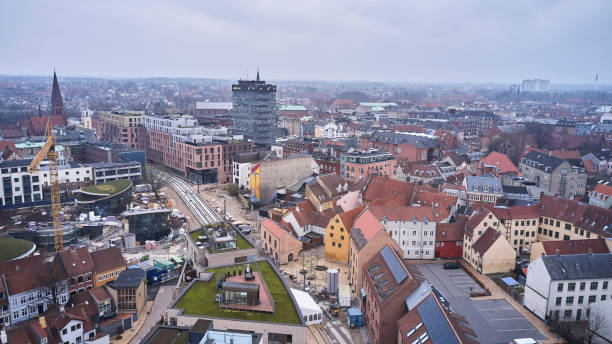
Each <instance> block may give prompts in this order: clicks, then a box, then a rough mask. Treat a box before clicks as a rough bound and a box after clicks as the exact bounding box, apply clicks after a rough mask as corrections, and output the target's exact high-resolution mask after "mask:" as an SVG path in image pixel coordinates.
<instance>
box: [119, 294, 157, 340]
mask: <svg viewBox="0 0 612 344" xmlns="http://www.w3.org/2000/svg"><path fill="white" fill-rule="evenodd" d="M151 306H153V301H147V303H146V304H145V308H144V309H143V311H142V314H141V315H140V318H138V320H137V321H136V322H135V323H134V326H133V327H132V328H131V329H129V330H127V331H125V332H123V333H122V334H121V335H120V336H121V339H115V337H117V336H114V337H111V338H110V342H111V343H113V344H128V343H129V342H130V341H131V340H132V338H134V336H136V334H138V332H139V331H140V328H141V327H142V325H143V324H144V323H145V321H146V319H147V317H148V313H149V311H150V310H151Z"/></svg>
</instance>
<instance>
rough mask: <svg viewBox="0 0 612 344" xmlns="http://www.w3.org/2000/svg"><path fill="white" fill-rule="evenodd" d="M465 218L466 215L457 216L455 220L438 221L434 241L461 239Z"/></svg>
mask: <svg viewBox="0 0 612 344" xmlns="http://www.w3.org/2000/svg"><path fill="white" fill-rule="evenodd" d="M467 220H468V218H467V217H466V216H459V217H457V221H455V222H450V223H438V224H437V225H436V242H439V241H461V240H463V233H464V231H465V223H466V222H467Z"/></svg>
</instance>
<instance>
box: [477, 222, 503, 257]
mask: <svg viewBox="0 0 612 344" xmlns="http://www.w3.org/2000/svg"><path fill="white" fill-rule="evenodd" d="M500 236H501V232H498V231H496V230H495V229H493V228H491V227H489V228H487V230H486V231H485V232H484V233H482V235H481V236H480V238H478V240H476V242H475V243H474V245H472V249H473V250H474V251H476V252H477V253H478V254H480V255H481V256H482V255H483V254H485V252H487V251H488V250H489V248H490V247H491V246H492V245H493V244H494V243H495V242H496V241H497V239H499V237H500Z"/></svg>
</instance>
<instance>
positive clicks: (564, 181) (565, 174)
mask: <svg viewBox="0 0 612 344" xmlns="http://www.w3.org/2000/svg"><path fill="white" fill-rule="evenodd" d="M519 169H520V171H521V173H522V175H523V176H524V177H525V178H527V179H529V180H532V181H534V182H535V183H536V185H537V186H538V187H539V188H541V189H542V190H543V191H544V192H546V193H548V194H555V195H559V196H561V197H564V198H573V197H574V196H581V195H584V193H585V191H586V181H587V173H586V168H585V167H584V164H583V163H582V160H580V159H565V160H564V159H560V158H558V157H556V156H553V155H549V154H545V153H540V152H537V151H530V152H529V153H527V154H526V155H525V157H524V158H522V159H521V162H520V164H519Z"/></svg>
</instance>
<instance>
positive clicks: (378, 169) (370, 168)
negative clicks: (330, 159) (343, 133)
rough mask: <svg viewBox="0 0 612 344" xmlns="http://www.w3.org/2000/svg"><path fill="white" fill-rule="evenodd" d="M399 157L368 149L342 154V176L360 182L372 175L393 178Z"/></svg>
mask: <svg viewBox="0 0 612 344" xmlns="http://www.w3.org/2000/svg"><path fill="white" fill-rule="evenodd" d="M396 167H397V159H396V158H394V157H393V156H392V154H391V153H387V152H382V151H379V150H377V149H368V150H366V151H358V152H353V153H342V154H340V176H341V177H342V178H344V179H345V180H350V181H353V182H358V181H360V180H362V179H367V178H369V177H371V176H382V177H388V178H393V173H394V171H395V169H396Z"/></svg>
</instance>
